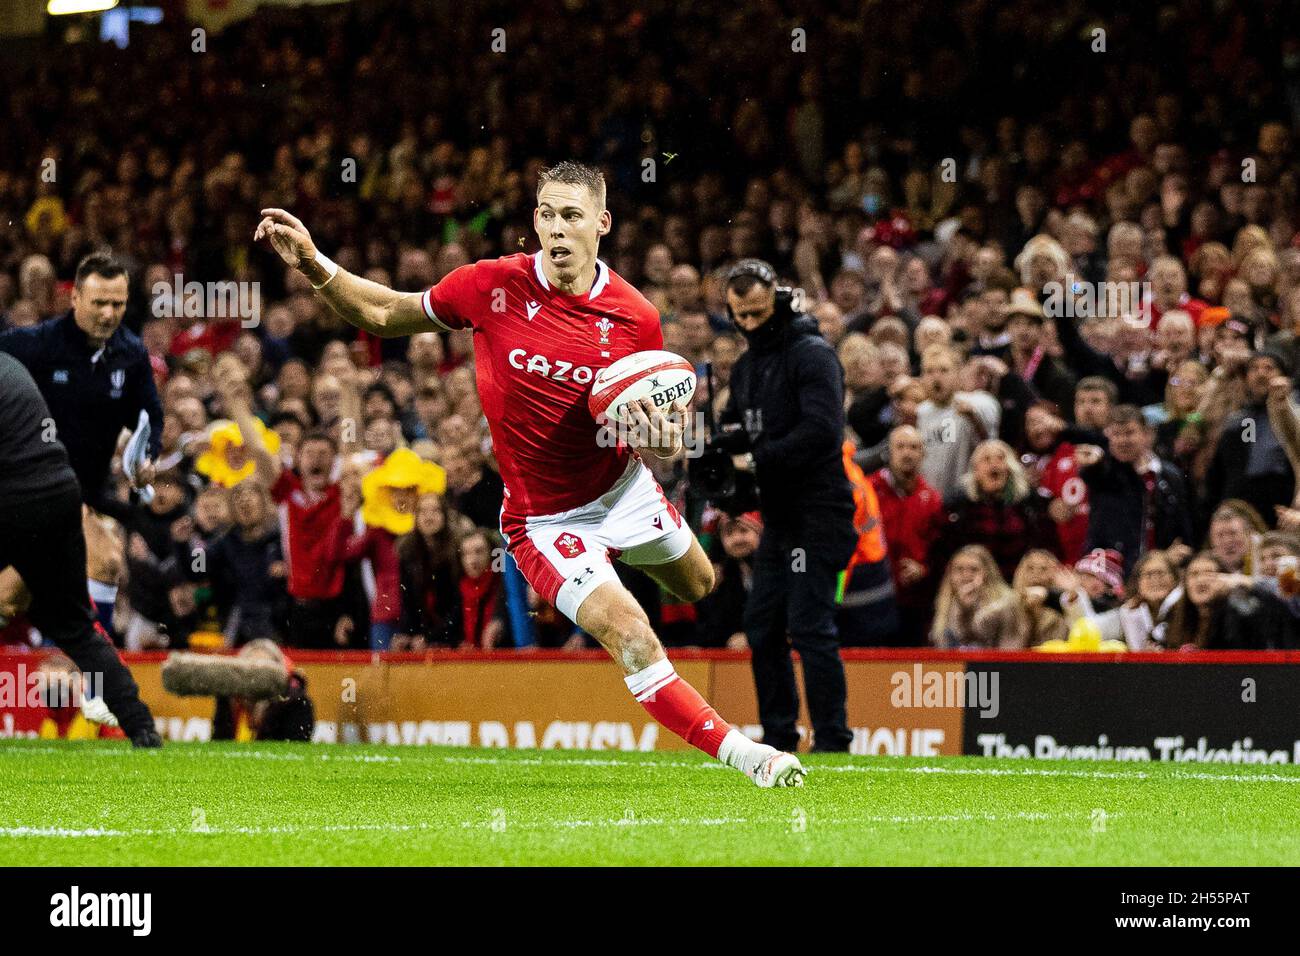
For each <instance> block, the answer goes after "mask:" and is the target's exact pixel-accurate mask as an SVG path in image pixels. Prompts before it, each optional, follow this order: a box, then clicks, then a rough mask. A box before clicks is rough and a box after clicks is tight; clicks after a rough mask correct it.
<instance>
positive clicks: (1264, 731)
mask: <svg viewBox="0 0 1300 956" xmlns="http://www.w3.org/2000/svg"><path fill="white" fill-rule="evenodd" d="M967 670H968V672H973V673H990V674H991V673H994V672H996V673H997V675H998V678H999V687H1000V694H999V706H998V709H997V713H996V714H994V715H990V716H986V717H980V716H979V715H978V714H977V713H976V712H975V711H974V710H973V709H969V708H968V710H967V714H966V723H965V729H964V739H963V745H962V750H963V752H964V753H966V754H969V755H974V756H984V757H1023V758H1039V759H1078V760H1124V761H1139V762H1148V761H1164V762H1179V763H1183V762H1185V763H1229V764H1241V763H1300V668H1297V667H1296V665H1295V664H1286V663H1263V662H1261V663H1258V664H1249V663H1243V664H1235V663H1215V664H1190V663H1177V664H1167V663H1132V662H1125V663H1123V664H1115V663H1096V664H1090V663H1079V662H1069V663H1064V662H1062V663H1056V662H1034V663H1022V662H1010V661H1008V662H1002V661H999V662H971V663H969V664H968V665H967Z"/></svg>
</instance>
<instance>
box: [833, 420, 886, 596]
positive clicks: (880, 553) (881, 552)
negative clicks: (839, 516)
mask: <svg viewBox="0 0 1300 956" xmlns="http://www.w3.org/2000/svg"><path fill="white" fill-rule="evenodd" d="M857 450H858V449H857V446H856V445H854V444H853V442H851V441H846V442H845V443H844V446H843V451H844V473H845V474H846V475H848V476H849V484H851V485H852V486H853V504H854V511H853V526H854V527H855V528H856V529H857V532H858V549H857V550H856V551H854V552H853V557H852V558H850V559H849V566H848V568H847V569H846V570H852V569H853V568H854V566H856V565H859V564H866V563H875V562H877V561H883V560H884V558H885V555H886V554H887V553H888V552H887V551H886V548H885V526H884V524H883V523H882V522H881V520H880V502H879V501H878V500H877V499H876V489H875V488H873V487H871V482H870V481H868V480H867V473H866V472H865V471H863V470H862V468H861V466H859V465H858V463H857V462H855V461H854V460H853V455H854V453H855V452H856V451H857Z"/></svg>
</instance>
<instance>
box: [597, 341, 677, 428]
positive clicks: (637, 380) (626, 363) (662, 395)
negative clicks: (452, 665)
mask: <svg viewBox="0 0 1300 956" xmlns="http://www.w3.org/2000/svg"><path fill="white" fill-rule="evenodd" d="M694 394H695V369H694V367H693V366H692V365H691V363H690V362H688V361H686V359H684V358H682V357H681V356H680V355H676V354H674V353H673V352H664V351H661V350H651V351H646V352H633V353H632V354H631V355H626V356H624V357H623V358H621V359H619V360H618V361H617V362H615V363H614V364H612V365H610V366H608V367H606V368H604V369H601V370H600V371H599V372H597V373H596V379H595V381H594V382H592V383H591V397H590V398H589V399H588V400H587V406H588V408H590V409H591V414H592V417H593V418H595V419H596V420H597V421H600V419H601V416H602V415H603V416H605V417H606V418H608V419H609V420H610V421H615V422H622V423H623V424H630V422H629V420H628V419H627V418H626V417H625V416H626V414H627V411H626V409H627V406H628V404H629V403H631V402H635V401H638V400H640V399H642V398H648V399H650V400H651V401H652V402H654V404H655V408H662V409H666V408H668V406H669V405H671V404H673V402H679V403H680V404H681V405H683V406H685V405H687V404H688V403H689V402H690V400H691V397H692V396H693V395H694Z"/></svg>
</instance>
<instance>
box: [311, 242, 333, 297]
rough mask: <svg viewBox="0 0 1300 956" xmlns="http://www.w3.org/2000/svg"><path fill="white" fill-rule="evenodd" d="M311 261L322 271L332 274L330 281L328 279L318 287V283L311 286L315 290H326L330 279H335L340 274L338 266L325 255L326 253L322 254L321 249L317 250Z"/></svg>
mask: <svg viewBox="0 0 1300 956" xmlns="http://www.w3.org/2000/svg"><path fill="white" fill-rule="evenodd" d="M311 261H312V262H314V263H316V264H317V265H318V266H320V267H321V268H322V269H324V270H325V271H326V272H328V273H329V274H330V277H329V279H326V280H325V281H324V282H322V283H321V284H320V285H317V284H316V283H314V282H313V283H312V284H311V287H312V288H313V289H323V288H325V287H326V286H327V285H329V284H330V279H333V278H334V277H335V276H336V275H338V274H339V267H338V264H337V263H336V262H335V261H334V260H333V259H331V258H330V257H329V256H327V255H325V253H323V252H321V251H320V250H319V249H317V250H316V255H315V256H314V257H313V258H312V259H311Z"/></svg>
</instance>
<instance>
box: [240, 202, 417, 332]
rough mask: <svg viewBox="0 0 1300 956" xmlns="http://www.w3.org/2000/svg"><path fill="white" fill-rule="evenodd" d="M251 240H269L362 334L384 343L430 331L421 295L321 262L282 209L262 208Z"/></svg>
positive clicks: (298, 222) (295, 221) (303, 230)
mask: <svg viewBox="0 0 1300 956" xmlns="http://www.w3.org/2000/svg"><path fill="white" fill-rule="evenodd" d="M253 239H254V240H255V241H260V240H262V239H266V240H269V241H270V243H271V247H272V248H273V249H275V251H276V252H277V253H279V255H280V258H281V259H283V260H284V261H285V263H286V264H288V265H291V266H293V267H294V268H295V269H297V270H298V271H299V272H301V273H302V274H303V275H305V276H306V277H307V280H308V281H309V282H311V284H312V287H313V288H315V289H316V291H317V293H318V294H319V295H320V297H321V298H322V299H324V300H325V301H326V303H328V304H329V307H330V308H332V309H333V310H334V311H335V312H337V313H338V314H339V315H341V316H342V317H343V318H344V319H346V320H347V321H348V322H350V323H351V324H352V325H355V326H356V327H357V328H359V329H364V330H365V331H367V332H369V333H371V334H372V335H378V336H380V337H382V338H398V337H400V336H403V335H413V334H415V333H416V332H426V331H428V330H429V320H428V319H427V318H426V317H425V314H424V309H423V308H422V306H421V305H420V298H421V296H422V294H423V293H420V292H397V291H395V290H393V289H390V288H388V287H387V286H383V285H380V284H379V283H378V282H371V281H370V280H369V279H363V278H361V276H357V275H353V274H352V273H350V272H348V271H347V270H346V269H341V268H339V267H338V266H337V265H334V264H333V263H331V262H329V260H327V259H325V260H324V261H322V260H323V257H322V256H320V254H319V253H318V252H317V249H316V244H315V243H314V242H312V240H311V233H309V232H308V231H307V227H306V226H304V225H303V224H302V221H301V220H300V219H298V218H297V217H296V216H294V215H292V214H291V213H288V212H286V211H285V210H283V209H263V210H262V221H261V222H259V223H258V224H257V230H256V231H255V232H254V233H253Z"/></svg>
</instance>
